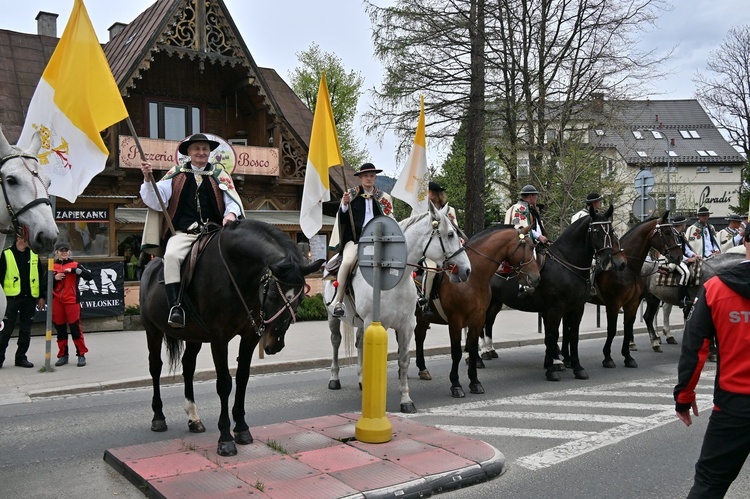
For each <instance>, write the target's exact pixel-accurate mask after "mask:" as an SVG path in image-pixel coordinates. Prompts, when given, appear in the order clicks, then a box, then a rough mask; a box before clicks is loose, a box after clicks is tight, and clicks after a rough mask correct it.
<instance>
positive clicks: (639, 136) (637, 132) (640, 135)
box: [633, 130, 643, 140]
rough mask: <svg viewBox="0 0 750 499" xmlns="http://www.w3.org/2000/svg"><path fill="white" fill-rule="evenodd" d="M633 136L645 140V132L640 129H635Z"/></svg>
mask: <svg viewBox="0 0 750 499" xmlns="http://www.w3.org/2000/svg"><path fill="white" fill-rule="evenodd" d="M633 137H635V138H636V139H638V140H643V134H642V133H641V131H640V130H633Z"/></svg>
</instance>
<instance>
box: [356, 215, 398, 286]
mask: <svg viewBox="0 0 750 499" xmlns="http://www.w3.org/2000/svg"><path fill="white" fill-rule="evenodd" d="M376 231H379V232H380V235H379V236H378V235H376V234H375V233H376ZM376 240H377V241H379V242H380V259H379V260H380V261H379V262H376V261H375V241H376ZM357 255H358V258H359V270H360V271H361V272H362V277H364V278H365V281H367V283H368V284H369V285H370V286H373V285H374V284H373V281H374V280H373V274H374V273H375V272H380V289H382V290H387V289H392V288H394V287H395V286H396V284H398V283H399V282H400V281H401V278H402V277H403V276H404V274H405V273H406V238H405V237H404V233H403V232H402V231H401V226H400V225H399V224H398V222H396V221H395V220H394V219H392V218H390V217H386V216H382V215H380V216H377V217H375V218H373V219H372V220H370V221H369V222H367V225H365V226H364V228H363V229H362V237H360V238H359V244H358V245H357Z"/></svg>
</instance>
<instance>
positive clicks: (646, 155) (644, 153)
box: [636, 151, 648, 158]
mask: <svg viewBox="0 0 750 499" xmlns="http://www.w3.org/2000/svg"><path fill="white" fill-rule="evenodd" d="M636 153H637V154H638V156H640V157H641V158H648V153H647V152H646V151H636Z"/></svg>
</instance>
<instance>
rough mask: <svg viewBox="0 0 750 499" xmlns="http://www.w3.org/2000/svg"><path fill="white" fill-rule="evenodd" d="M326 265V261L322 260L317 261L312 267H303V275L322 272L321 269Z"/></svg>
mask: <svg viewBox="0 0 750 499" xmlns="http://www.w3.org/2000/svg"><path fill="white" fill-rule="evenodd" d="M324 263H326V261H325V260H324V259H322V258H321V259H320V260H315V261H314V262H312V263H311V264H310V265H308V266H306V267H302V274H303V275H310V274H312V273H313V272H317V271H319V270H320V268H321V267H322V266H323V264H324Z"/></svg>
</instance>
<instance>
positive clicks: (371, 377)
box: [354, 322, 393, 444]
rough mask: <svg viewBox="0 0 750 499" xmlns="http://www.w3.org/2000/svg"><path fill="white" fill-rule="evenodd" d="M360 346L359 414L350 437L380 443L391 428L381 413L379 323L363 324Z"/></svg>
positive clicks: (384, 374)
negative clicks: (365, 327)
mask: <svg viewBox="0 0 750 499" xmlns="http://www.w3.org/2000/svg"><path fill="white" fill-rule="evenodd" d="M363 348H364V354H363V359H362V417H361V418H359V421H357V424H356V425H355V426H354V436H355V437H356V439H357V440H359V441H360V442H365V443H368V444H382V443H384V442H389V441H390V440H391V439H392V438H393V428H392V426H391V422H390V421H389V420H388V418H387V417H386V415H385V395H386V384H387V381H388V334H387V333H386V331H385V328H384V327H383V326H382V325H381V324H380V322H373V323H372V324H370V325H369V326H367V329H366V330H365V337H364V345H363Z"/></svg>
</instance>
